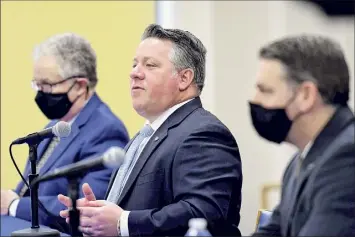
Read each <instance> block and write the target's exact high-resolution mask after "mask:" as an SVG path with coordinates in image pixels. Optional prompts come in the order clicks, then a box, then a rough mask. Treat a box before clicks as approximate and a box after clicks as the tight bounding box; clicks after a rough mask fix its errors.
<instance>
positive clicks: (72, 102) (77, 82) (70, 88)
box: [67, 81, 88, 104]
mask: <svg viewBox="0 0 355 237" xmlns="http://www.w3.org/2000/svg"><path fill="white" fill-rule="evenodd" d="M77 83H78V82H77V81H75V82H74V83H73V85H72V86H71V87H70V88H69V90H68V91H67V95H68V93H69V92H70V91H71V89H73V87H74V86H75V84H77ZM87 88H88V86H87ZM81 96H82V94H81V95H78V96H77V97H76V98H75V100H74V101H73V102H72V104H74V103H75V102H76V101H77V100H78V99H79V98H80V97H81Z"/></svg>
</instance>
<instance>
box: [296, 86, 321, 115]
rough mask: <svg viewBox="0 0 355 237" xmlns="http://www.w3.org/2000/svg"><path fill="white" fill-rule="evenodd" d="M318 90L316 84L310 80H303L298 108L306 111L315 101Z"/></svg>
mask: <svg viewBox="0 0 355 237" xmlns="http://www.w3.org/2000/svg"><path fill="white" fill-rule="evenodd" d="M318 97H319V91H318V88H317V86H316V85H315V84H314V83H313V82H310V81H306V82H303V83H302V85H301V88H300V95H299V98H298V99H299V109H300V110H301V111H302V112H303V113H306V112H308V111H310V110H311V109H312V108H313V107H314V105H315V104H316V103H317V98H318Z"/></svg>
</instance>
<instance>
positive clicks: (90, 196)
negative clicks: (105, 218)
mask: <svg viewBox="0 0 355 237" xmlns="http://www.w3.org/2000/svg"><path fill="white" fill-rule="evenodd" d="M82 190H83V193H84V196H85V198H86V199H87V200H88V201H95V200H96V197H95V194H94V192H93V191H92V189H91V187H90V185H89V184H88V183H84V184H83V187H82Z"/></svg>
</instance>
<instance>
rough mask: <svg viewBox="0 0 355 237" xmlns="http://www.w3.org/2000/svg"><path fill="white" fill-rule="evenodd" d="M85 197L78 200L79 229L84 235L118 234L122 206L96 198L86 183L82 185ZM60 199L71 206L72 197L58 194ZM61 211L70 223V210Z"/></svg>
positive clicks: (62, 215) (68, 206)
mask: <svg viewBox="0 0 355 237" xmlns="http://www.w3.org/2000/svg"><path fill="white" fill-rule="evenodd" d="M82 191H83V194H84V198H81V199H79V200H77V209H78V210H79V211H80V226H79V230H80V231H81V232H82V233H83V234H84V236H118V235H119V234H120V233H118V228H117V225H119V219H120V217H121V213H122V211H123V210H122V208H121V207H119V206H117V205H116V204H114V203H111V202H108V201H106V200H96V197H95V195H94V193H93V191H92V189H91V188H90V186H89V185H88V184H87V183H85V184H83V186H82ZM58 200H59V201H60V202H61V203H62V204H64V205H65V206H66V207H67V208H68V209H69V208H71V206H72V203H71V199H70V198H69V197H67V196H64V195H61V194H60V195H58ZM68 209H67V210H63V211H61V212H60V216H61V217H63V218H66V222H67V223H69V210H68Z"/></svg>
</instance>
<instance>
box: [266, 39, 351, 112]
mask: <svg viewBox="0 0 355 237" xmlns="http://www.w3.org/2000/svg"><path fill="white" fill-rule="evenodd" d="M259 56H260V57H261V58H265V59H276V60H279V61H280V62H281V63H282V64H283V66H284V67H285V69H286V72H287V78H286V79H287V80H288V81H289V82H292V83H295V84H300V83H302V82H304V81H312V82H314V83H315V84H316V85H317V88H318V90H319V93H320V95H321V96H322V99H323V101H324V102H325V103H328V104H341V105H346V104H347V102H348V100H349V77H350V76H349V69H348V65H347V63H346V60H345V57H344V54H343V51H342V49H341V47H340V45H339V44H338V43H336V42H335V41H333V40H331V39H330V38H327V37H324V36H317V35H298V36H289V37H285V38H282V39H279V40H276V41H274V42H271V43H270V44H268V45H266V46H264V47H262V48H261V49H260V51H259Z"/></svg>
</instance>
